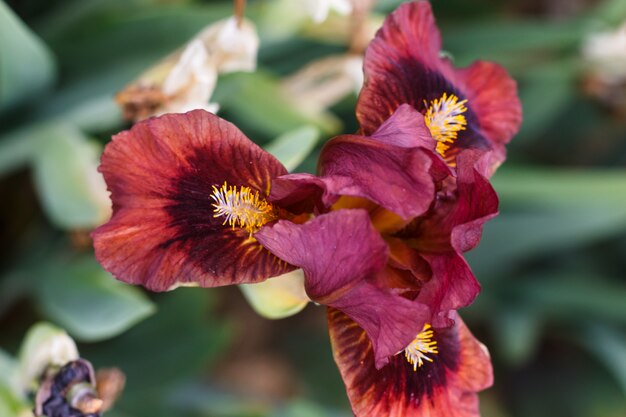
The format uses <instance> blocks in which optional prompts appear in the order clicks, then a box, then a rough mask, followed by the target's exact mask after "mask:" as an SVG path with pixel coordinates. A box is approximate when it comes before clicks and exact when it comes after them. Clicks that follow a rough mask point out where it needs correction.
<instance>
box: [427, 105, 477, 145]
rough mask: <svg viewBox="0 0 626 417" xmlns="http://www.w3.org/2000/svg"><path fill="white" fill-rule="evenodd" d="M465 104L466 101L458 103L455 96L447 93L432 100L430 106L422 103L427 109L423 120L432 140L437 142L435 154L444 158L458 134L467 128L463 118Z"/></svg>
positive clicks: (465, 108)
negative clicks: (437, 153)
mask: <svg viewBox="0 0 626 417" xmlns="http://www.w3.org/2000/svg"><path fill="white" fill-rule="evenodd" d="M465 103H467V100H461V101H459V98H458V97H457V96H455V95H454V94H450V95H448V94H447V93H443V96H441V98H438V99H436V100H432V101H431V102H430V106H428V103H426V101H424V105H425V106H426V108H427V109H426V114H425V115H424V120H425V121H426V126H428V129H429V130H430V134H431V135H432V136H433V139H435V140H436V141H437V152H439V154H440V155H441V156H444V153H445V152H446V151H447V150H448V149H450V147H451V146H452V144H453V143H454V141H455V140H456V139H457V137H458V134H459V132H460V131H462V130H465V127H466V126H467V120H466V119H465V116H463V113H465V112H466V111H467V107H465Z"/></svg>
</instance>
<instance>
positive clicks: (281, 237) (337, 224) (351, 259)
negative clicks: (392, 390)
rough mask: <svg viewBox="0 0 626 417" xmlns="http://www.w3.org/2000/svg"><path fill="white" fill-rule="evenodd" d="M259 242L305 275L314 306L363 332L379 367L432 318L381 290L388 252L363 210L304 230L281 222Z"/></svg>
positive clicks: (338, 214)
mask: <svg viewBox="0 0 626 417" xmlns="http://www.w3.org/2000/svg"><path fill="white" fill-rule="evenodd" d="M256 237H257V239H259V241H260V242H261V243H262V244H263V246H264V247H266V248H268V249H269V250H270V251H272V253H274V254H276V255H277V256H279V257H280V258H281V259H284V260H285V261H287V262H289V263H290V264H293V265H296V266H298V267H300V268H302V269H303V270H304V274H305V289H306V292H307V294H308V296H309V297H310V298H311V299H312V300H313V301H315V302H317V303H320V304H324V305H327V306H331V307H335V308H337V309H339V310H341V311H343V312H344V313H345V314H347V315H348V316H350V317H351V318H352V319H353V320H354V321H356V322H357V323H359V325H360V326H361V327H362V328H363V329H365V331H366V332H367V335H368V337H369V339H370V340H371V341H372V343H373V345H374V351H375V357H376V366H382V365H384V364H385V363H386V362H387V360H388V358H389V356H391V355H394V354H395V353H397V352H398V351H399V350H400V349H402V348H403V347H404V346H406V345H407V344H408V343H409V342H410V341H411V340H412V339H413V338H414V337H415V335H416V334H417V333H418V332H419V330H420V329H421V328H422V326H423V325H424V323H425V321H426V320H427V318H428V317H429V314H430V313H429V310H428V308H427V307H426V306H424V305H422V304H420V303H417V302H415V301H411V300H408V299H406V298H404V297H402V296H401V295H399V294H397V293H395V292H394V291H393V290H391V289H389V288H385V287H382V286H380V285H378V282H379V281H378V280H377V275H378V274H379V273H382V271H383V268H384V267H385V264H386V262H387V252H388V250H387V245H386V244H385V242H384V241H383V239H382V238H381V237H380V235H379V234H378V232H377V231H376V230H375V229H374V228H373V227H372V225H371V223H370V220H369V217H368V214H367V212H366V211H365V210H338V211H333V212H330V213H328V214H324V215H321V216H319V217H316V218H314V219H312V220H310V221H309V222H307V223H305V224H301V225H298V224H295V223H291V222H289V221H279V222H277V223H276V224H274V225H272V226H267V227H264V228H263V229H262V230H261V231H259V232H258V233H257V235H256Z"/></svg>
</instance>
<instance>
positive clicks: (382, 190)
mask: <svg viewBox="0 0 626 417" xmlns="http://www.w3.org/2000/svg"><path fill="white" fill-rule="evenodd" d="M431 155H432V151H428V150H425V149H423V148H403V147H399V146H393V145H387V144H384V143H381V142H379V141H377V140H374V139H371V138H367V137H364V136H354V135H344V136H339V137H336V138H334V139H333V140H331V141H330V142H329V143H328V144H327V145H326V146H325V147H324V149H323V150H322V154H321V155H320V162H319V164H320V174H321V176H322V177H324V178H328V179H329V186H330V187H332V188H331V192H332V193H334V194H337V195H343V196H353V197H363V198H366V199H368V200H371V201H373V202H375V203H376V204H378V205H380V206H382V207H384V208H386V209H387V210H389V211H392V212H394V213H396V214H398V215H399V216H401V217H402V218H404V219H406V220H410V219H412V218H413V217H416V216H419V215H421V214H423V213H424V212H425V211H426V210H428V207H430V204H431V202H432V200H433V198H434V196H435V184H434V181H433V178H432V176H431V175H430V168H431V165H432V160H431Z"/></svg>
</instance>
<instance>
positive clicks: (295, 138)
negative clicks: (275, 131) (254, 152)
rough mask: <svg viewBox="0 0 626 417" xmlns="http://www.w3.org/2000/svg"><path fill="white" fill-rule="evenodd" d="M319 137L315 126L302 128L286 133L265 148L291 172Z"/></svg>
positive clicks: (307, 154)
mask: <svg viewBox="0 0 626 417" xmlns="http://www.w3.org/2000/svg"><path fill="white" fill-rule="evenodd" d="M319 137H320V131H319V129H317V128H316V127H315V126H303V127H300V128H298V129H295V130H292V131H290V132H287V133H285V134H283V135H281V136H279V137H278V138H276V139H274V140H273V141H272V142H270V143H269V144H268V145H266V146H265V150H266V151H268V152H269V153H271V154H272V155H274V156H275V157H276V158H277V159H278V160H279V161H280V162H281V163H282V164H283V165H284V166H285V167H286V168H287V170H288V171H290V172H291V171H293V170H294V169H296V168H297V167H298V165H300V164H301V163H302V161H304V160H305V159H306V157H307V156H309V154H310V153H311V152H312V151H313V149H314V148H315V145H316V144H317V142H318V140H319Z"/></svg>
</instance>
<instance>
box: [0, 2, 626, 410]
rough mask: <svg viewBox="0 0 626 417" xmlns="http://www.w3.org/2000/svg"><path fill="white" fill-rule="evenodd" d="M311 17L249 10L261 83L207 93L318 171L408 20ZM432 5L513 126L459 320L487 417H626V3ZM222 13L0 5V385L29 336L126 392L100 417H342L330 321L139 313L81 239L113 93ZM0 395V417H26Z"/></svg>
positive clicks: (187, 296) (138, 300) (93, 210)
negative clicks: (389, 39) (64, 338)
mask: <svg viewBox="0 0 626 417" xmlns="http://www.w3.org/2000/svg"><path fill="white" fill-rule="evenodd" d="M305 3H307V2H304V1H303V2H296V1H293V0H256V1H255V0H250V1H249V2H248V5H247V8H246V17H247V18H248V19H250V21H251V22H252V23H253V24H254V25H256V30H257V31H258V34H259V38H260V41H261V42H260V49H259V53H258V67H257V70H256V71H254V72H241V71H235V72H231V73H225V72H224V73H220V75H219V79H218V81H217V84H216V86H215V89H214V91H212V95H211V102H213V103H217V104H219V107H220V110H219V115H220V116H222V117H224V118H226V119H228V120H230V121H232V122H234V123H235V124H237V125H238V126H239V127H240V128H241V129H242V130H243V131H244V132H245V133H246V134H247V135H248V136H249V137H250V138H252V139H253V140H254V141H256V142H257V143H259V144H261V145H263V146H266V147H267V148H268V149H270V150H274V151H275V152H276V153H278V154H280V158H281V160H283V161H286V163H287V165H288V166H289V167H290V168H293V169H295V170H296V171H308V172H314V170H315V163H316V162H315V161H316V157H317V154H318V152H319V149H320V148H321V146H322V145H323V143H324V142H325V141H326V140H327V139H328V138H330V137H332V136H333V135H334V134H338V133H343V132H353V131H355V130H356V128H357V125H356V121H355V118H354V106H355V102H356V94H355V91H357V89H358V86H359V83H360V80H359V77H358V66H357V71H356V73H355V71H354V65H353V63H354V62H355V61H354V58H356V62H357V65H358V57H359V55H360V54H361V53H362V51H363V47H364V45H365V44H366V42H367V40H369V37H371V35H372V34H373V30H374V29H375V28H376V27H378V26H379V25H380V23H381V22H382V19H383V17H384V16H385V15H386V14H387V13H388V12H390V11H391V10H393V9H394V8H395V7H397V5H398V4H399V3H400V1H397V0H379V1H377V2H374V4H373V5H372V6H373V7H374V8H373V9H372V10H369V6H370V4H369V3H370V2H369V1H365V0H364V1H362V2H357V4H356V5H354V6H353V12H354V13H353V14H348V15H345V10H342V9H341V7H339V6H338V7H337V8H336V10H330V14H329V16H328V17H327V18H326V19H323V18H324V17H326V16H321V17H322V19H320V16H318V15H314V14H311V13H308V14H307V13H304V12H303V9H305V8H306V7H305V5H304V4H305ZM308 3H309V6H310V3H311V2H308ZM330 3H332V2H330ZM359 3H360V4H359ZM432 3H433V7H434V10H435V14H436V16H437V19H438V23H439V25H440V27H441V30H442V34H443V39H444V49H445V50H446V51H447V52H448V53H449V54H450V56H451V57H453V59H454V61H455V64H456V65H457V66H465V65H468V64H469V63H471V62H472V61H473V60H475V59H487V60H494V61H498V62H500V63H501V64H503V65H504V66H506V67H507V69H508V70H509V71H510V72H511V73H512V75H513V76H514V77H515V78H516V79H517V80H518V83H519V91H520V96H521V99H522V102H523V107H524V124H523V126H522V129H521V132H520V133H519V135H518V136H517V137H516V138H515V139H514V140H513V142H512V143H511V145H510V147H509V159H508V161H507V162H506V163H505V165H504V166H503V167H502V168H501V169H500V171H498V173H497V174H496V175H495V176H494V178H493V183H494V186H495V188H496V190H497V191H498V193H499V195H500V199H501V214H500V216H499V217H498V218H496V219H495V220H493V221H491V222H490V223H488V224H487V226H486V227H485V231H484V237H483V240H482V242H481V245H480V246H479V247H478V248H477V249H476V250H474V251H473V252H471V253H469V254H468V259H469V262H470V264H471V266H472V267H473V269H474V271H475V273H476V275H477V277H478V279H479V281H480V282H481V284H482V286H483V292H482V293H481V295H480V296H479V297H478V299H477V301H476V303H475V304H474V305H472V306H471V307H470V308H468V309H466V310H465V311H462V312H461V314H462V315H463V316H464V318H465V320H466V322H467V323H468V325H469V327H470V328H471V329H472V330H473V332H474V333H475V334H476V335H477V336H478V338H479V339H480V340H482V341H483V342H484V343H485V344H486V345H487V346H488V347H489V349H490V351H491V354H492V357H493V361H494V367H495V378H496V382H495V386H494V387H493V388H491V389H489V390H488V391H486V392H484V393H482V394H481V407H482V409H483V416H485V417H544V416H545V417H561V416H563V417H623V416H626V332H625V330H626V276H625V273H624V272H625V271H626V233H625V232H626V170H625V168H624V167H625V166H626V26H624V25H626V1H624V0H508V1H497V0H475V1H472V2H467V1H466V0H446V1H443V0H435V1H433V2H432ZM307 7H308V6H307ZM307 10H309V11H310V10H311V9H310V7H309V9H307ZM318 12H319V10H318ZM357 12H358V13H357ZM342 13H343V14H342ZM232 14H233V5H232V3H231V2H230V1H208V0H207V1H202V0H56V1H52V2H51V1H47V0H9V1H5V2H4V3H3V2H0V201H1V204H0V253H1V255H0V346H1V347H2V349H1V350H0V370H1V369H6V368H3V366H9V365H10V364H11V363H13V362H15V361H16V360H17V359H15V357H16V356H17V355H18V351H19V347H20V344H21V343H22V340H23V338H24V335H25V333H26V332H27V330H28V329H29V328H30V327H31V326H32V325H33V324H34V323H36V322H38V321H42V320H43V321H48V322H51V323H54V324H56V325H57V326H59V327H62V328H64V329H66V330H67V332H68V333H69V334H70V335H71V336H72V337H73V338H74V339H75V340H76V341H77V342H79V350H80V353H81V356H83V357H85V358H88V359H89V360H91V361H92V362H93V363H94V366H95V367H102V366H117V367H119V368H121V369H122V370H123V371H124V372H125V373H126V375H127V386H126V390H125V392H124V394H123V396H122V398H121V399H120V400H119V402H118V404H117V406H116V407H115V409H114V410H112V411H111V412H109V413H108V414H107V415H109V416H111V417H161V416H163V417H166V416H167V417H169V416H178V417H203V416H206V417H252V416H254V417H257V416H258V417H265V416H267V417H316V416H337V417H339V416H349V415H351V413H350V412H349V406H348V402H347V398H346V395H345V391H344V389H343V386H342V382H341V379H340V377H339V373H338V371H337V369H336V367H335V365H334V362H333V359H332V355H331V351H330V345H329V341H328V335H327V330H326V322H325V312H324V311H323V309H322V308H319V307H315V306H313V305H309V306H308V307H307V308H306V309H305V310H304V311H303V312H301V313H300V314H298V315H295V316H293V317H289V318H286V319H283V320H279V321H272V320H268V319H265V318H262V317H260V316H259V315H257V314H256V313H255V312H254V311H253V309H252V308H251V307H250V306H249V304H248V303H247V302H246V300H245V298H244V296H243V295H242V293H241V291H239V289H237V288H234V287H233V288H217V289H207V290H202V289H178V290H176V291H173V292H170V293H164V294H152V293H147V292H145V291H143V290H142V289H140V288H134V287H130V286H127V285H124V284H122V283H119V282H117V281H116V280H114V279H113V278H112V277H111V276H110V275H108V274H107V273H106V272H104V271H103V270H102V269H101V268H100V267H99V265H98V264H97V262H95V260H94V257H93V252H92V248H91V242H90V238H89V231H90V230H92V229H93V228H94V227H96V226H97V225H98V224H101V223H102V222H104V221H106V219H107V216H108V215H109V213H110V211H109V210H110V209H109V203H108V198H107V194H106V190H105V189H104V188H103V182H102V179H101V178H100V177H99V174H98V173H97V172H96V167H97V164H98V158H99V155H100V152H101V150H102V147H103V146H104V145H105V144H106V143H107V141H109V140H110V137H111V135H112V134H114V133H116V132H118V131H120V130H122V129H125V128H128V127H129V126H130V122H129V121H126V120H125V119H124V117H123V116H124V115H123V112H122V109H121V108H120V106H119V105H118V104H117V103H116V101H115V99H114V97H115V94H116V93H117V92H119V91H120V90H122V89H124V88H125V87H126V86H128V85H129V84H131V83H132V82H133V81H134V80H136V79H137V78H138V77H140V75H141V74H145V72H146V70H148V69H149V68H151V67H152V66H153V65H155V64H157V63H158V62H160V61H161V60H162V59H163V58H164V57H166V56H168V55H169V54H170V53H171V52H173V51H175V50H177V48H180V47H181V46H182V45H184V44H185V43H187V42H188V41H189V40H190V39H191V38H193V37H194V35H195V34H196V33H198V32H199V31H201V30H202V29H203V28H205V27H206V26H207V25H210V24H212V23H213V22H216V21H218V20H220V19H225V18H228V17H230V16H232ZM322 20H323V21H322ZM317 21H322V22H321V23H318V22H317ZM355 22H357V23H355ZM118 100H120V101H123V99H122V98H120V96H118ZM126 104H128V103H126ZM124 110H126V113H125V115H126V116H128V115H129V114H128V110H129V108H128V107H126V108H125V109H124ZM277 138H278V140H277ZM2 381H3V378H2V377H1V376H0V410H3V409H4V410H17V409H19V406H18V405H16V404H18V403H20V401H22V400H20V399H19V398H16V396H15V395H14V394H12V393H11V390H10V388H9V387H8V386H6V385H2V384H3V382H2ZM2 407H4V408H2ZM7 413H8V411H7ZM0 414H2V413H0ZM16 415H17V414H16ZM2 417H5V416H4V414H2ZM9 417H12V416H9Z"/></svg>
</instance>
